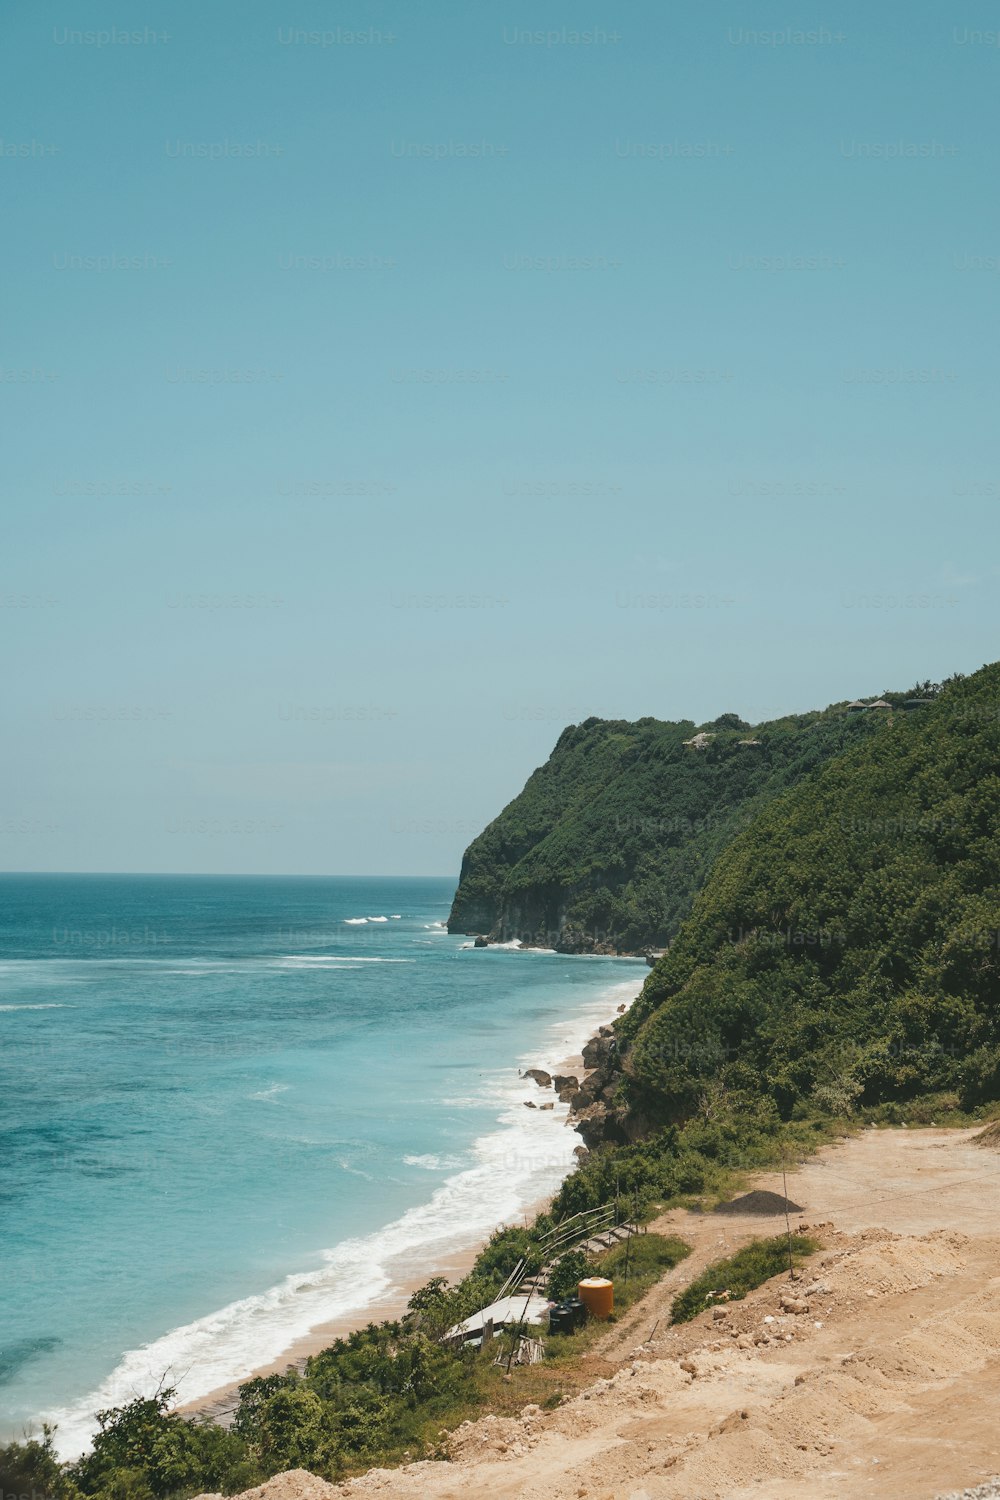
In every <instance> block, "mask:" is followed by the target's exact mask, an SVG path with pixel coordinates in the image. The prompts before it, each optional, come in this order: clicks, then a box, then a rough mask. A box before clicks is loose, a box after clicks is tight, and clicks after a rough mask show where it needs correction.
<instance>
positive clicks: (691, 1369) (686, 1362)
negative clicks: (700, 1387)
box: [680, 1359, 698, 1379]
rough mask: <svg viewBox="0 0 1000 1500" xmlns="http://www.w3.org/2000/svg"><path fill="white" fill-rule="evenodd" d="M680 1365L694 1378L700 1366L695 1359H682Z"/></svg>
mask: <svg viewBox="0 0 1000 1500" xmlns="http://www.w3.org/2000/svg"><path fill="white" fill-rule="evenodd" d="M680 1367H681V1369H682V1370H683V1371H684V1372H685V1374H687V1375H690V1376H691V1377H692V1379H693V1378H694V1377H695V1376H696V1375H697V1374H698V1366H697V1365H696V1364H695V1362H694V1360H693V1359H682V1360H681V1361H680Z"/></svg>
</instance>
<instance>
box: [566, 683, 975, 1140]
mask: <svg viewBox="0 0 1000 1500" xmlns="http://www.w3.org/2000/svg"><path fill="white" fill-rule="evenodd" d="M881 714H882V716H881V718H880V720H879V724H878V730H877V733H874V734H868V735H866V736H865V738H863V739H862V740H860V741H858V742H857V743H856V744H854V745H851V746H849V747H847V748H846V749H845V750H844V751H843V752H842V753H841V754H839V755H837V756H835V757H833V758H831V759H830V760H829V761H828V762H827V763H826V764H825V765H821V766H819V767H817V768H816V769H815V770H814V771H813V772H812V773H811V774H809V775H808V776H806V777H804V778H802V779H801V780H800V782H799V783H798V784H797V785H795V786H792V787H791V788H790V789H789V790H788V791H787V792H786V793H785V794H784V795H783V796H780V797H774V798H772V799H771V800H770V801H769V802H768V803H767V804H766V805H764V806H763V807H761V808H760V809H759V811H758V813H757V816H756V817H755V819H754V821H753V822H752V824H751V825H750V826H749V827H748V828H747V829H746V830H745V831H743V832H742V833H740V834H739V835H737V837H736V838H734V839H733V840H732V841H731V843H730V844H729V846H728V847H727V848H726V849H725V850H724V851H722V852H721V853H720V854H719V856H718V857H717V859H716V860H715V862H714V866H713V868H712V870H711V873H710V874H709V876H708V878H707V880H706V882H705V884H704V887H703V889H702V890H701V892H700V894H699V895H698V896H697V899H696V900H695V901H694V903H693V910H692V911H691V914H690V916H689V917H688V919H687V920H686V921H685V922H684V923H683V925H682V926H681V928H680V930H679V932H678V934H677V937H676V940H675V942H674V943H673V944H672V946H671V948H670V950H669V951H668V952H667V953H665V954H664V955H663V956H662V957H661V958H660V959H659V960H658V962H657V963H656V965H655V967H654V968H653V970H652V972H651V974H650V975H649V978H648V979H647V981H646V984H645V986H644V988H643V992H642V994H641V996H640V998H639V999H638V1000H637V1002H636V1003H635V1005H634V1006H633V1007H632V1009H631V1010H630V1011H629V1013H628V1014H627V1015H626V1016H623V1017H622V1018H621V1021H619V1022H617V1023H616V1024H615V1027H614V1045H613V1046H611V1045H609V1044H608V1042H607V1039H606V1038H605V1039H603V1041H604V1045H603V1046H602V1047H599V1048H595V1049H594V1052H593V1053H592V1055H593V1056H594V1059H595V1064H596V1065H597V1066H596V1071H595V1072H594V1074H592V1075H591V1077H590V1078H588V1079H587V1080H586V1089H587V1095H588V1097H587V1098H586V1099H580V1101H579V1106H580V1124H579V1128H580V1129H581V1133H582V1134H583V1136H584V1139H585V1140H586V1141H587V1143H588V1145H591V1146H594V1145H599V1144H603V1143H616V1144H626V1143H628V1142H631V1141H634V1140H636V1139H638V1138H645V1137H647V1136H649V1135H650V1134H651V1133H652V1132H653V1131H655V1130H657V1129H660V1128H661V1127H667V1128H669V1127H671V1126H677V1127H684V1126H685V1125H687V1123H688V1122H690V1121H694V1120H695V1119H704V1120H705V1121H711V1120H715V1119H719V1118H723V1117H725V1116H727V1115H730V1114H733V1115H735V1116H738V1117H740V1118H741V1119H742V1120H744V1121H745V1120H746V1119H747V1118H748V1117H751V1116H752V1117H754V1118H759V1119H764V1118H765V1117H771V1118H774V1119H775V1120H779V1119H780V1120H786V1121H787V1120H795V1119H799V1118H803V1119H804V1118H806V1117H809V1116H820V1115H826V1116H833V1117H843V1116H847V1115H850V1114H852V1113H856V1112H857V1111H858V1110H873V1109H876V1110H882V1111H886V1110H888V1111H890V1113H889V1114H888V1115H886V1118H889V1119H892V1118H894V1116H893V1114H892V1111H893V1110H896V1111H897V1112H898V1110H899V1109H903V1110H904V1115H903V1116H902V1117H904V1118H905V1109H906V1108H909V1107H912V1102H913V1101H916V1100H919V1099H921V1098H923V1099H929V1100H933V1101H936V1102H935V1104H934V1106H933V1109H932V1111H931V1112H932V1113H934V1110H935V1109H937V1110H940V1111H941V1112H946V1111H947V1110H949V1109H952V1110H954V1109H955V1108H959V1107H960V1108H962V1109H964V1110H967V1111H971V1110H977V1109H981V1108H983V1107H984V1106H986V1105H988V1104H989V1103H990V1101H993V1100H995V1099H997V1098H998V1097H1000V839H998V836H997V835H998V829H1000V666H990V667H984V668H983V669H982V670H981V671H979V672H977V673H975V674H973V675H972V676H970V677H968V678H957V679H953V680H952V681H950V682H949V683H947V684H945V685H944V687H943V689H942V690H941V691H940V694H939V695H938V696H937V697H936V698H935V700H934V701H933V702H931V703H928V704H925V705H924V706H922V707H921V708H920V709H919V710H917V711H913V712H896V713H892V714H891V715H890V714H888V713H886V712H885V711H881Z"/></svg>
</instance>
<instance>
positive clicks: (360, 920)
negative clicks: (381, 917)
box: [344, 917, 368, 927]
mask: <svg viewBox="0 0 1000 1500" xmlns="http://www.w3.org/2000/svg"><path fill="white" fill-rule="evenodd" d="M367 921H368V918H367V917H345V918H344V922H345V924H346V925H347V926H348V927H363V926H364V925H365V923H366V922H367Z"/></svg>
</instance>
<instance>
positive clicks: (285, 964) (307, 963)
mask: <svg viewBox="0 0 1000 1500" xmlns="http://www.w3.org/2000/svg"><path fill="white" fill-rule="evenodd" d="M416 961H417V960H416V959H415V958H374V957H370V956H369V957H365V958H359V957H358V956H357V955H356V954H353V953H317V954H313V953H290V954H289V955H288V957H287V958H279V959H277V960H276V967H277V968H279V969H307V968H310V967H312V968H323V969H334V968H340V967H342V965H344V964H415V963H416Z"/></svg>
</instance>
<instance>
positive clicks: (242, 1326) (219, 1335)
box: [45, 975, 641, 1458]
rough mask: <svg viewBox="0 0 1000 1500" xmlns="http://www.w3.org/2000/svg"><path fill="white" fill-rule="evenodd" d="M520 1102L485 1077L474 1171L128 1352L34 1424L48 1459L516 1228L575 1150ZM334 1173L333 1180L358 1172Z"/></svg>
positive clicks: (547, 1113)
mask: <svg viewBox="0 0 1000 1500" xmlns="http://www.w3.org/2000/svg"><path fill="white" fill-rule="evenodd" d="M640 984H641V978H640V977H639V976H638V975H636V976H634V977H633V978H631V979H629V980H625V981H622V982H621V983H619V984H616V985H615V986H613V987H612V988H611V989H610V990H609V991H605V992H604V994H603V995H601V996H599V997H595V998H594V999H593V1000H591V1001H588V1002H587V1004H586V1005H584V1006H583V1007H582V1008H580V1009H578V1010H576V1011H574V1012H573V1014H572V1015H569V1016H566V1017H564V1018H563V1019H561V1020H560V1021H558V1022H556V1023H554V1024H553V1025H552V1026H550V1028H549V1031H548V1034H547V1035H546V1037H545V1038H544V1039H543V1040H542V1043H541V1046H540V1047H539V1048H535V1049H533V1050H532V1051H531V1052H530V1053H526V1054H525V1055H524V1056H523V1057H521V1058H520V1059H519V1060H518V1061H519V1064H520V1066H521V1067H529V1066H539V1067H544V1068H548V1069H549V1070H551V1069H552V1068H554V1067H557V1066H558V1065H559V1064H560V1063H562V1062H563V1061H564V1060H565V1059H566V1058H567V1056H569V1055H571V1054H573V1053H577V1052H579V1051H580V1049H581V1048H582V1046H583V1044H584V1042H585V1041H586V1040H587V1038H588V1037H589V1036H590V1035H591V1034H592V1033H593V1030H594V1028H595V1026H596V1025H597V1024H598V1023H599V1022H601V1021H606V1020H608V1019H610V1017H611V1015H612V1014H613V1013H614V1011H615V1009H616V1008H617V1005H618V1004H620V1003H628V1001H630V1000H631V999H632V998H633V997H634V996H635V994H636V992H637V991H638V989H639V987H640ZM535 1092H536V1093H537V1090H535ZM524 1097H525V1083H524V1080H523V1079H521V1078H519V1077H518V1076H517V1071H516V1069H504V1070H503V1071H502V1072H498V1073H495V1074H492V1075H489V1076H488V1077H487V1078H486V1080H485V1091H484V1095H480V1096H479V1097H478V1098H477V1099H470V1100H468V1103H469V1104H470V1105H476V1106H477V1107H479V1108H482V1107H483V1105H484V1103H485V1104H488V1105H489V1104H492V1105H493V1106H494V1108H496V1109H497V1120H498V1124H499V1126H500V1128H499V1129H496V1130H493V1131H491V1132H490V1133H489V1134H488V1135H485V1136H483V1137H481V1138H480V1139H479V1140H478V1141H477V1142H476V1143H475V1145H474V1146H473V1148H472V1153H471V1154H472V1156H473V1158H474V1163H475V1164H474V1165H473V1166H471V1167H467V1168H465V1169H464V1170H462V1171H459V1172H456V1173H455V1175H454V1176H452V1177H449V1178H448V1179H447V1180H446V1181H445V1182H443V1183H442V1184H441V1186H440V1187H438V1188H437V1189H436V1190H435V1191H434V1193H433V1195H432V1196H431V1198H430V1199H429V1201H428V1202H427V1203H424V1204H421V1205H419V1206H418V1207H415V1208H411V1209H408V1210H407V1212H406V1213H405V1214H403V1215H402V1217H401V1218H399V1219H397V1220H395V1222H393V1223H391V1224H389V1225H387V1226H386V1227H385V1228H384V1229H381V1230H378V1231H376V1232H375V1233H374V1234H370V1235H365V1236H364V1237H363V1238H358V1239H352V1240H345V1241H343V1242H342V1243H341V1244H339V1245H337V1246H336V1247H335V1248H333V1249H330V1250H326V1251H323V1252H322V1255H321V1262H322V1263H321V1264H320V1265H319V1266H318V1267H317V1268H314V1269H312V1270H309V1271H303V1272H298V1273H296V1274H294V1275H291V1276H287V1277H286V1278H285V1279H284V1281H282V1282H281V1283H280V1284H279V1285H278V1286H275V1287H271V1288H270V1290H268V1291H266V1292H263V1293H261V1294H260V1295H259V1296H253V1297H244V1298H242V1299H241V1300H240V1301H238V1302H231V1303H230V1304H229V1305H228V1306H227V1307H224V1308H222V1309H220V1310H219V1311H218V1312H214V1313H210V1314H208V1315H206V1316H205V1317H202V1318H198V1319H197V1320H195V1321H194V1322H192V1323H188V1324H185V1325H184V1326H183V1327H181V1328H175V1329H173V1330H172V1331H171V1332H170V1333H167V1334H165V1335H164V1336H163V1337H162V1338H158V1339H155V1340H153V1341H152V1342H150V1343H148V1344H145V1345H143V1346H142V1347H141V1348H139V1349H132V1350H129V1351H128V1352H127V1353H126V1354H125V1355H124V1356H123V1358H122V1360H121V1361H120V1363H119V1365H118V1367H117V1368H116V1369H115V1370H114V1371H113V1372H112V1374H111V1375H109V1376H108V1378H107V1379H106V1380H105V1381H104V1382H103V1384H102V1385H101V1386H100V1387H99V1389H97V1390H96V1391H92V1392H91V1393H90V1394H89V1395H88V1396H86V1397H85V1398H84V1399H82V1400H80V1401H76V1402H74V1403H73V1404H72V1405H70V1406H67V1407H65V1408H63V1409H61V1410H58V1411H50V1412H47V1413H46V1414H45V1420H47V1421H49V1422H52V1423H56V1424H58V1432H57V1434H56V1446H57V1448H58V1451H59V1453H60V1455H61V1456H62V1457H64V1458H72V1457H75V1456H76V1455H78V1454H79V1453H81V1452H83V1451H84V1449H85V1448H86V1447H87V1446H88V1444H89V1442H90V1440H91V1438H92V1437H93V1434H94V1431H95V1423H94V1419H93V1413H94V1412H95V1411H97V1410H99V1409H101V1408H105V1407H113V1406H117V1405H121V1404H122V1403H123V1402H125V1401H128V1400H131V1399H133V1397H134V1396H135V1395H136V1393H143V1392H147V1393H148V1392H151V1391H153V1390H155V1388H156V1387H157V1385H158V1384H159V1383H160V1382H161V1381H162V1380H163V1378H164V1374H165V1373H166V1374H167V1377H168V1379H169V1380H170V1382H171V1383H172V1384H174V1385H175V1386H176V1388H177V1391H178V1398H179V1400H181V1401H185V1402H186V1401H195V1400H198V1399H199V1398H200V1397H202V1396H205V1395H207V1394H208V1392H209V1391H212V1390H215V1389H216V1388H217V1387H219V1386H223V1385H228V1384H230V1383H232V1382H233V1381H237V1380H243V1379H246V1378H247V1377H248V1376H249V1375H250V1374H251V1373H252V1372H253V1371H254V1370H255V1369H259V1368H260V1367H261V1366H262V1365H265V1364H269V1363H271V1362H272V1361H274V1360H276V1359H278V1358H279V1357H280V1356H281V1355H282V1354H284V1353H285V1352H286V1351H287V1350H288V1348H289V1346H290V1345H291V1344H292V1343H293V1342H294V1341H295V1340H296V1339H298V1338H301V1337H302V1336H303V1335H305V1334H306V1333H308V1332H309V1331H310V1329H313V1328H316V1327H319V1326H321V1325H322V1324H324V1323H327V1322H330V1321H331V1320H333V1319H335V1318H340V1317H344V1316H346V1315H347V1314H352V1315H353V1314H359V1313H361V1312H363V1310H364V1309H366V1308H368V1307H370V1306H371V1305H372V1303H373V1302H375V1301H377V1300H378V1299H379V1298H380V1297H381V1296H383V1295H384V1294H385V1293H387V1292H388V1291H390V1290H391V1289H393V1288H397V1287H399V1286H400V1285H401V1284H403V1283H405V1282H406V1281H407V1280H410V1279H411V1278H413V1277H414V1276H419V1275H421V1274H422V1273H423V1272H424V1270H425V1269H426V1268H428V1267H433V1266H434V1264H435V1263H436V1262H439V1261H440V1260H441V1259H442V1258H443V1257H445V1256H447V1255H448V1254H450V1253H453V1252H454V1251H455V1250H457V1249H462V1248H465V1247H467V1246H469V1245H473V1244H476V1243H477V1242H478V1241H480V1240H482V1239H485V1238H486V1237H487V1236H488V1235H489V1234H491V1233H492V1231H493V1230H494V1229H495V1228H496V1227H497V1226H498V1225H500V1224H503V1223H505V1222H509V1221H510V1220H512V1219H516V1218H518V1217H520V1215H521V1213H522V1212H523V1210H524V1208H525V1207H526V1206H527V1205H529V1204H531V1203H534V1202H537V1200H538V1199H539V1198H541V1197H543V1196H546V1195H547V1194H549V1193H552V1192H554V1191H555V1189H556V1188H557V1187H558V1185H559V1183H560V1182H561V1181H562V1179H563V1178H564V1177H565V1176H566V1174H567V1172H569V1171H570V1170H571V1169H572V1167H573V1165H574V1156H573V1151H574V1148H575V1147H576V1146H577V1145H578V1144H579V1140H578V1137H577V1136H576V1134H575V1132H573V1131H571V1130H567V1129H566V1128H565V1122H566V1117H567V1114H568V1105H565V1104H563V1103H561V1102H559V1101H558V1100H556V1101H554V1103H555V1108H554V1109H552V1110H544V1111H543V1110H534V1109H532V1110H526V1109H525V1108H524V1107H523V1105H524ZM448 1102H449V1103H452V1104H453V1105H457V1104H459V1103H460V1102H461V1103H465V1102H466V1101H464V1100H463V1101H459V1100H452V1101H448ZM426 1160H427V1162H429V1161H430V1160H431V1158H430V1157H428V1158H426ZM445 1161H447V1158H443V1159H442V1164H443V1163H444V1162H445ZM412 1164H414V1163H413V1162H411V1165H412ZM419 1164H423V1163H422V1162H420V1163H419ZM341 1165H342V1166H343V1167H344V1170H345V1171H357V1170H358V1169H357V1168H351V1167H349V1166H348V1165H347V1164H346V1163H345V1162H342V1163H341ZM428 1169H429V1170H430V1168H428Z"/></svg>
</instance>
